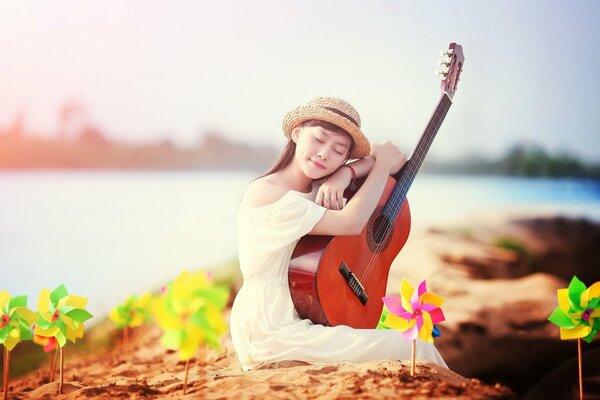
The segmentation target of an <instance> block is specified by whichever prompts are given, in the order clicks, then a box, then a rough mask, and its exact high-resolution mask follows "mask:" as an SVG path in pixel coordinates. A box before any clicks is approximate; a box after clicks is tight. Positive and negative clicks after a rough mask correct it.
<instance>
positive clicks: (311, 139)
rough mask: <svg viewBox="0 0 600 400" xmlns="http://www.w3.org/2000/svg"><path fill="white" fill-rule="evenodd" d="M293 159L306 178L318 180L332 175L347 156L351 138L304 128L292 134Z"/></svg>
mask: <svg viewBox="0 0 600 400" xmlns="http://www.w3.org/2000/svg"><path fill="white" fill-rule="evenodd" d="M292 140H294V142H296V154H295V155H294V158H295V159H296V162H297V163H298V165H299V166H300V168H302V171H303V172H304V174H305V175H306V176H308V177H309V178H312V179H319V178H322V177H324V176H327V175H330V174H332V173H333V172H334V171H335V170H336V169H338V168H339V167H340V166H341V165H342V164H343V163H344V161H346V158H347V156H348V151H349V150H350V145H351V144H352V138H351V137H350V135H347V134H344V133H337V132H332V131H330V130H327V129H325V128H322V127H320V126H305V127H301V128H296V129H294V131H293V132H292Z"/></svg>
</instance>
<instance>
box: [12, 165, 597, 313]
mask: <svg viewBox="0 0 600 400" xmlns="http://www.w3.org/2000/svg"><path fill="white" fill-rule="evenodd" d="M255 175H256V174H254V173H247V172H214V171H211V172H199V171H183V172H182V171H177V172H155V171H153V172H89V171H83V172H81V171H80V172H64V171H56V172H4V173H0V274H1V275H0V276H1V278H0V282H2V284H0V290H2V289H6V290H8V291H9V292H10V293H11V294H12V295H16V294H27V295H28V296H29V306H30V308H32V309H35V308H36V307H37V304H36V301H37V296H38V293H39V290H40V289H41V288H42V287H45V288H48V289H53V288H54V287H56V286H57V285H58V284H60V283H64V284H65V285H66V286H67V288H68V289H69V290H70V291H71V293H73V294H77V295H83V296H87V297H89V305H88V309H89V310H90V312H92V313H93V314H95V315H98V316H101V315H103V314H105V313H107V312H108V311H109V310H110V308H111V307H113V306H114V305H115V304H117V303H119V302H121V301H122V300H123V299H124V298H125V297H126V296H127V295H129V294H132V293H141V292H143V291H145V290H153V289H157V288H159V287H160V286H161V285H162V284H164V283H165V282H167V281H169V280H171V279H173V278H174V277H176V276H177V275H178V274H179V273H180V271H181V270H183V269H189V270H193V269H197V268H202V267H210V266H213V265H217V264H219V263H222V262H226V261H229V260H231V259H233V258H234V257H236V236H235V229H236V228H235V214H236V210H237V206H238V203H239V199H240V197H241V194H242V192H243V190H244V188H245V186H246V185H247V184H248V183H249V182H250V181H251V180H252V178H253V177H254V176H255ZM409 200H410V202H411V210H412V218H413V221H414V223H415V224H430V223H435V222H437V221H443V220H447V219H452V218H460V217H461V216H463V215H467V214H470V213H473V212H488V211H494V210H506V209H514V208H517V209H527V210H532V211H539V210H540V209H549V210H552V211H553V212H559V213H561V214H569V215H576V216H585V217H588V218H592V219H595V220H599V221H600V183H599V182H594V181H579V180H537V179H524V178H498V177H465V176H428V175H420V176H419V177H417V179H416V181H415V184H414V185H413V187H412V188H411V190H410V192H409Z"/></svg>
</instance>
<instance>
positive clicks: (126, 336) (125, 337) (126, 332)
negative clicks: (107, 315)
mask: <svg viewBox="0 0 600 400" xmlns="http://www.w3.org/2000/svg"><path fill="white" fill-rule="evenodd" d="M123 342H124V343H125V347H128V346H129V327H128V326H126V327H125V328H124V329H123Z"/></svg>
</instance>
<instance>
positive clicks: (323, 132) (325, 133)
mask: <svg viewBox="0 0 600 400" xmlns="http://www.w3.org/2000/svg"><path fill="white" fill-rule="evenodd" d="M319 132H321V133H322V134H324V135H325V136H327V137H329V136H330V135H329V133H327V131H325V129H323V128H321V127H319ZM335 144H339V145H340V146H344V147H347V148H350V146H349V145H347V144H346V143H342V142H337V141H336V142H335Z"/></svg>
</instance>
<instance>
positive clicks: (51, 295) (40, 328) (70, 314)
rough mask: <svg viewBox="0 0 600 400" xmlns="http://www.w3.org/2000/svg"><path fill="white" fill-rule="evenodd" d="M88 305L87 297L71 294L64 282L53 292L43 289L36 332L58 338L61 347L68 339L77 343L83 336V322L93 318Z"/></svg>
mask: <svg viewBox="0 0 600 400" xmlns="http://www.w3.org/2000/svg"><path fill="white" fill-rule="evenodd" d="M86 305H87V298H86V297H81V296H74V295H72V294H69V292H68V291H67V288H65V286H64V285H62V284H61V285H59V286H58V287H57V288H56V289H54V290H53V291H52V292H50V290H48V289H42V290H41V292H40V296H39V298H38V320H37V322H36V326H35V330H34V333H35V334H36V335H40V336H46V337H54V338H56V340H57V342H58V345H59V346H60V347H61V348H62V347H64V345H65V344H66V342H67V339H68V340H70V341H71V342H73V343H75V342H76V341H77V339H81V338H83V323H84V322H85V321H87V320H88V319H90V318H92V314H90V313H89V312H87V311H86V310H85V306H86Z"/></svg>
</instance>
